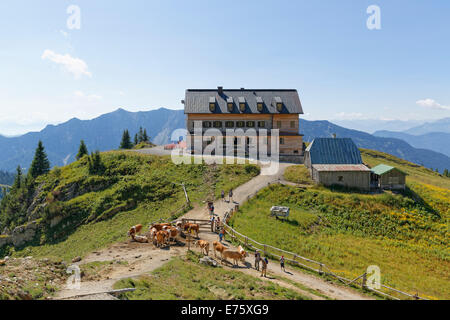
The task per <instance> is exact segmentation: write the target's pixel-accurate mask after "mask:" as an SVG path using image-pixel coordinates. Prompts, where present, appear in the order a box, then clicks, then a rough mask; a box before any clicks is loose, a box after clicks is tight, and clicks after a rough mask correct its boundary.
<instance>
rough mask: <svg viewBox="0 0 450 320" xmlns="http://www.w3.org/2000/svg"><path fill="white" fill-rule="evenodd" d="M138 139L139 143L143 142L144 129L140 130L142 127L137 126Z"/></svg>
mask: <svg viewBox="0 0 450 320" xmlns="http://www.w3.org/2000/svg"><path fill="white" fill-rule="evenodd" d="M138 140H139V143H141V142H144V131H142V127H140V128H139V136H138Z"/></svg>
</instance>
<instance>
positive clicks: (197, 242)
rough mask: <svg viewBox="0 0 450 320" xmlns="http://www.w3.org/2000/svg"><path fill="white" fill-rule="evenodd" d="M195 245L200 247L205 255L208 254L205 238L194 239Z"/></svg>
mask: <svg viewBox="0 0 450 320" xmlns="http://www.w3.org/2000/svg"><path fill="white" fill-rule="evenodd" d="M196 245H197V247H200V249H201V250H202V253H203V251H204V252H205V255H206V256H207V255H208V254H209V242H208V241H206V240H198V241H196Z"/></svg>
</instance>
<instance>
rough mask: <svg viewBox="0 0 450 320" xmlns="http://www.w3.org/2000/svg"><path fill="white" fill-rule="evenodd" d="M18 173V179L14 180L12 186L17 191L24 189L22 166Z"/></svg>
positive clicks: (18, 167) (18, 168)
mask: <svg viewBox="0 0 450 320" xmlns="http://www.w3.org/2000/svg"><path fill="white" fill-rule="evenodd" d="M16 170H17V173H16V178H15V179H14V183H13V185H12V188H13V189H15V190H17V189H20V188H21V187H22V168H21V167H20V166H17V169H16Z"/></svg>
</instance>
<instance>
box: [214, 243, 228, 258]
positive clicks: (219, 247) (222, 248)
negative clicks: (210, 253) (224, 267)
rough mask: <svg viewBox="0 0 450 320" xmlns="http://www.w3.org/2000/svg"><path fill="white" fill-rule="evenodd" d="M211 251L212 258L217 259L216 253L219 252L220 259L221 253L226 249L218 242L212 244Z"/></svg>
mask: <svg viewBox="0 0 450 320" xmlns="http://www.w3.org/2000/svg"><path fill="white" fill-rule="evenodd" d="M213 249H214V256H215V257H217V255H216V251H219V252H220V257H221V258H223V251H224V250H226V249H227V247H225V246H224V245H223V244H221V243H220V242H219V241H214V242H213Z"/></svg>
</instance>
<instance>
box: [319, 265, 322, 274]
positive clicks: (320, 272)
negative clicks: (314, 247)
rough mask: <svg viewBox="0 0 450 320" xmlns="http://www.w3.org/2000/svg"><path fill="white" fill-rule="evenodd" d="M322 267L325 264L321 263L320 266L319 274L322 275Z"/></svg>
mask: <svg viewBox="0 0 450 320" xmlns="http://www.w3.org/2000/svg"><path fill="white" fill-rule="evenodd" d="M322 267H323V264H320V267H319V274H320V275H322V274H323V270H322Z"/></svg>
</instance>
